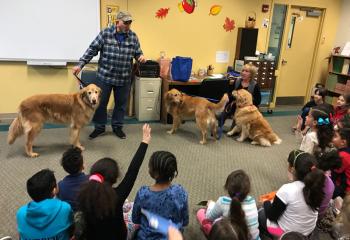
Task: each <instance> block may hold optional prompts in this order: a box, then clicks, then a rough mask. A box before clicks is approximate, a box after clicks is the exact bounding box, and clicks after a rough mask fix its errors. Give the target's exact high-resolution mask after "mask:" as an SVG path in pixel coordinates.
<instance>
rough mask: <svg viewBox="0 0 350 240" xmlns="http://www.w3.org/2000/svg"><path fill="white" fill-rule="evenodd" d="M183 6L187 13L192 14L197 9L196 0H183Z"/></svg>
mask: <svg viewBox="0 0 350 240" xmlns="http://www.w3.org/2000/svg"><path fill="white" fill-rule="evenodd" d="M181 5H182V7H183V9H184V11H185V12H186V13H188V14H191V13H193V11H194V9H195V7H196V2H195V0H182V2H181Z"/></svg>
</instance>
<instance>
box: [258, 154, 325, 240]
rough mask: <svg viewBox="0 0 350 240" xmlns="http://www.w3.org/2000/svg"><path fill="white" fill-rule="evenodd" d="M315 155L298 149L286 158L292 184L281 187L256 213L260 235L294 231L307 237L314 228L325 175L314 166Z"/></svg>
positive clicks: (275, 234)
mask: <svg viewBox="0 0 350 240" xmlns="http://www.w3.org/2000/svg"><path fill="white" fill-rule="evenodd" d="M315 164H316V160H315V158H314V156H312V155H311V154H309V153H307V152H303V151H300V150H294V151H292V152H291V153H290V154H289V156H288V172H290V173H292V175H293V178H294V179H293V180H294V181H293V182H291V183H287V184H284V185H283V186H282V187H281V188H280V189H279V190H278V191H277V193H276V196H275V198H274V200H273V202H272V203H271V202H270V201H265V202H264V204H263V206H264V207H263V208H262V209H260V210H259V229H260V232H261V233H264V234H267V235H273V236H277V237H279V236H281V235H282V234H283V233H285V232H289V231H296V232H300V233H302V234H303V235H304V236H309V235H310V234H311V233H312V231H313V230H314V229H315V226H316V221H317V217H318V209H319V207H320V206H321V203H322V200H323V198H324V193H323V187H324V182H325V175H324V172H323V171H322V170H320V169H318V168H316V166H315Z"/></svg>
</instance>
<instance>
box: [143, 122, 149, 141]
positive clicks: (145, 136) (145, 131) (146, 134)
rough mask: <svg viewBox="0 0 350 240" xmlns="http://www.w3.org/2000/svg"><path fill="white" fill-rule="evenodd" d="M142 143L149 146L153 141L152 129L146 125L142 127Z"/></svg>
mask: <svg viewBox="0 0 350 240" xmlns="http://www.w3.org/2000/svg"><path fill="white" fill-rule="evenodd" d="M142 132H143V134H142V142H144V143H147V144H149V142H150V141H151V127H150V126H149V125H148V124H147V123H145V124H144V125H143V127H142Z"/></svg>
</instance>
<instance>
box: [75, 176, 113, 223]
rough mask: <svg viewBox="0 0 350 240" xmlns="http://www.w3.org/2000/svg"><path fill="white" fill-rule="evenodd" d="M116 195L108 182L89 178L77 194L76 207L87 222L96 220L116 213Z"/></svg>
mask: <svg viewBox="0 0 350 240" xmlns="http://www.w3.org/2000/svg"><path fill="white" fill-rule="evenodd" d="M116 206H117V195H116V193H115V191H114V189H113V188H112V186H111V185H109V184H108V183H106V182H105V183H100V182H97V181H93V180H90V181H89V182H88V183H86V184H85V185H84V186H83V187H82V189H81V190H80V192H79V195H78V209H79V211H81V212H83V214H84V217H85V218H86V220H87V221H88V222H92V223H94V222H97V221H99V220H101V219H103V218H106V217H112V216H115V214H116V212H117V211H116Z"/></svg>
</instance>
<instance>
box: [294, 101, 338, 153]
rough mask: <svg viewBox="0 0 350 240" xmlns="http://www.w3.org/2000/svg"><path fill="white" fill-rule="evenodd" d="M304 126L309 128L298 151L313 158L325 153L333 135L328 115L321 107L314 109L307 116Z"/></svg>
mask: <svg viewBox="0 0 350 240" xmlns="http://www.w3.org/2000/svg"><path fill="white" fill-rule="evenodd" d="M305 124H306V125H307V126H309V127H310V128H309V130H308V132H307V133H306V135H305V136H304V137H303V140H302V142H301V145H300V150H302V151H305V152H308V153H310V154H313V155H315V156H318V155H319V154H320V153H322V152H325V151H327V150H328V148H329V147H330V144H331V142H332V138H333V135H334V129H333V125H332V123H331V120H330V117H329V114H327V113H326V112H325V111H324V110H323V109H322V108H321V107H314V108H312V109H311V111H310V112H309V114H308V115H307V117H306V122H305Z"/></svg>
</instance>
